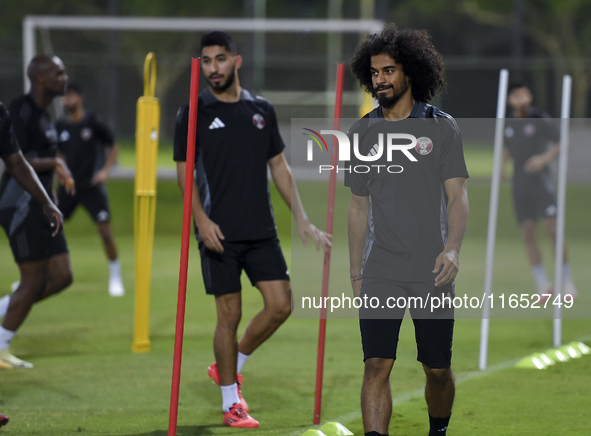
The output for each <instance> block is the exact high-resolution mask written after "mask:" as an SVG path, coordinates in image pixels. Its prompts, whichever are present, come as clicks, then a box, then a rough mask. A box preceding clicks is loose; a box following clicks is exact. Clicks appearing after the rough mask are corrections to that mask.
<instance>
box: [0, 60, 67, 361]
mask: <svg viewBox="0 0 591 436" xmlns="http://www.w3.org/2000/svg"><path fill="white" fill-rule="evenodd" d="M27 75H28V76H29V79H30V80H31V91H30V92H29V93H28V94H26V95H24V96H22V97H19V98H18V99H16V100H15V101H13V102H12V103H11V104H10V106H9V111H10V119H11V122H12V125H13V128H14V132H15V134H16V139H17V141H18V144H19V146H20V147H21V150H22V152H23V155H24V156H25V158H26V159H27V161H28V162H29V164H30V165H31V166H32V167H33V169H34V170H35V172H36V173H37V175H38V177H39V180H40V181H41V184H42V185H43V188H44V189H45V191H46V193H47V194H48V195H51V194H52V184H53V176H54V173H55V174H56V175H57V176H58V179H59V182H60V183H61V184H62V185H65V186H66V188H67V190H68V192H69V193H70V194H74V192H75V185H74V180H73V178H72V175H71V173H70V171H69V170H68V167H67V166H66V164H65V163H64V161H63V160H61V159H60V158H58V157H56V154H57V132H56V130H55V127H54V126H53V123H52V122H51V120H50V118H49V114H48V113H47V112H46V109H47V107H48V106H49V105H50V104H51V102H52V100H53V99H54V98H55V97H56V96H58V95H63V93H64V91H65V88H66V84H67V81H68V76H67V75H66V73H65V67H64V64H63V63H62V61H61V60H60V59H59V58H58V57H56V56H54V57H50V56H46V55H37V56H35V57H34V58H33V59H32V60H31V62H30V63H29V65H28V67H27ZM0 225H2V227H3V228H4V231H5V232H6V234H7V236H8V239H9V241H10V248H11V249H12V254H13V256H14V260H15V262H16V263H17V264H18V267H19V270H20V275H21V278H20V282H19V285H18V287H17V289H16V290H15V292H14V294H12V295H11V296H10V297H9V299H8V301H7V303H8V304H7V305H6V308H5V309H4V311H3V312H0V317H4V321H3V323H2V327H0V361H2V362H4V363H5V364H8V365H10V366H11V367H13V368H32V367H33V365H32V364H31V363H29V362H25V361H23V360H21V359H19V358H17V357H15V356H14V355H12V354H11V353H10V351H9V347H10V343H11V341H12V339H13V338H14V335H15V334H16V331H17V330H18V328H19V327H20V326H21V324H22V323H23V322H24V320H25V319H26V317H27V315H28V314H29V312H30V310H31V307H32V306H33V304H34V303H36V302H38V301H40V300H43V299H45V298H48V297H50V296H52V295H54V294H56V293H58V292H60V291H62V290H63V289H65V288H66V287H68V286H69V285H70V284H71V283H72V268H71V265H70V256H69V254H68V246H67V245H66V238H65V237H64V233H63V231H62V230H61V229H60V231H59V232H58V233H57V234H56V235H53V233H54V232H55V228H52V226H51V225H50V224H49V223H48V222H47V216H46V214H45V213H44V206H43V205H42V204H41V203H39V202H38V201H34V200H33V198H32V197H31V194H29V192H27V191H26V190H25V189H23V187H22V186H21V185H20V184H19V183H18V176H17V175H16V174H13V173H11V172H10V171H7V172H5V173H4V175H3V176H2V182H1V183H0ZM4 298H7V297H4Z"/></svg>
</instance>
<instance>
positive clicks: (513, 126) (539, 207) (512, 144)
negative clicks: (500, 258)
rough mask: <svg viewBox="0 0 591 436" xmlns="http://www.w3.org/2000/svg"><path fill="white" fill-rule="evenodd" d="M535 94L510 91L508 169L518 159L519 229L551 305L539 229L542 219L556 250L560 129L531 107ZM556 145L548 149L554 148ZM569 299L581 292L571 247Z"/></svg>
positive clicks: (521, 88)
mask: <svg viewBox="0 0 591 436" xmlns="http://www.w3.org/2000/svg"><path fill="white" fill-rule="evenodd" d="M532 100H533V97H532V94H531V91H530V89H529V87H528V86H527V85H526V84H525V83H514V84H512V85H511V87H510V88H509V95H508V98H507V101H508V102H509V106H510V107H511V109H513V113H512V114H511V115H512V116H511V117H510V118H507V120H506V121H505V148H504V149H503V167H502V170H501V173H502V175H503V177H504V176H505V172H506V170H505V168H506V164H507V162H508V161H509V159H513V177H512V179H511V188H512V194H513V207H514V209H515V216H516V218H517V223H518V224H519V228H520V230H521V234H522V236H523V242H524V244H525V250H526V252H527V258H528V260H529V263H530V265H531V273H532V275H533V277H534V280H535V282H536V287H537V290H538V294H539V295H540V296H541V297H540V300H541V301H546V300H547V299H548V298H550V296H551V295H552V294H553V293H554V287H553V286H552V282H551V281H550V279H549V278H548V274H547V272H546V267H545V266H544V263H543V262H542V253H541V251H540V247H539V245H538V240H537V236H536V227H537V220H538V218H540V217H541V218H542V220H543V223H544V227H545V228H546V231H547V232H548V236H549V237H550V239H551V240H552V243H553V244H556V213H557V212H558V210H557V209H556V199H555V194H554V184H553V183H552V176H551V175H550V169H549V167H548V165H549V164H550V162H552V161H553V160H554V159H556V157H557V156H558V153H559V150H560V145H559V143H558V140H559V134H558V129H556V127H555V126H554V125H553V124H552V120H550V119H549V118H550V115H548V114H545V113H543V112H541V111H540V110H539V109H537V108H535V107H533V106H532V105H531V103H532ZM549 143H551V144H552V145H551V146H550V147H548V144H549ZM563 283H564V287H563V290H564V295H570V296H571V297H572V298H575V297H576V296H577V289H576V287H575V284H574V282H573V278H572V275H571V268H570V263H569V262H568V254H567V247H566V244H565V247H564V269H563Z"/></svg>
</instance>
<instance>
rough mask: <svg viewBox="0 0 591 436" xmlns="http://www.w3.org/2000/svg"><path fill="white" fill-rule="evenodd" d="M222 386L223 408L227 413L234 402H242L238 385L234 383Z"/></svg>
mask: <svg viewBox="0 0 591 436" xmlns="http://www.w3.org/2000/svg"><path fill="white" fill-rule="evenodd" d="M220 388H222V409H223V411H224V413H227V412H229V411H230V409H231V408H232V406H233V405H234V404H240V398H238V386H237V385H236V383H234V384H232V385H230V386H220Z"/></svg>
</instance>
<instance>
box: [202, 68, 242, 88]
mask: <svg viewBox="0 0 591 436" xmlns="http://www.w3.org/2000/svg"><path fill="white" fill-rule="evenodd" d="M235 80H236V72H235V69H234V68H232V72H231V73H230V75H229V76H228V78H227V79H226V81H225V82H224V83H217V84H216V83H213V82H212V81H211V80H209V78H207V83H209V86H211V87H212V88H213V89H215V90H216V91H218V92H224V91H225V90H226V89H228V88H229V87H230V86H232V85H233V84H234V81H235Z"/></svg>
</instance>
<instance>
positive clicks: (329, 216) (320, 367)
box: [314, 62, 345, 425]
mask: <svg viewBox="0 0 591 436" xmlns="http://www.w3.org/2000/svg"><path fill="white" fill-rule="evenodd" d="M344 81H345V64H344V63H343V62H341V63H339V65H338V67H337V89H336V97H335V104H334V123H333V130H339V129H340V128H341V108H342V105H343V83H344ZM330 152H331V154H330V164H331V165H332V167H333V168H336V167H337V161H338V156H339V143H338V141H337V139H336V137H335V136H333V138H332V148H331V150H330ZM336 184H337V173H336V171H331V172H330V180H329V183H328V210H327V213H326V233H328V234H330V235H332V223H333V217H334V197H335V192H336ZM330 251H331V249H330V248H329V249H328V250H327V251H326V252H325V253H324V270H323V273H322V298H323V301H324V297H328V279H329V276H330ZM325 341H326V307H324V306H323V307H321V309H320V331H319V332H318V360H317V362H316V395H315V399H314V425H318V424H320V408H321V406H322V377H323V375H324V344H325Z"/></svg>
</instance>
